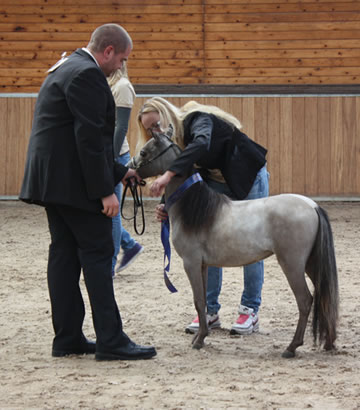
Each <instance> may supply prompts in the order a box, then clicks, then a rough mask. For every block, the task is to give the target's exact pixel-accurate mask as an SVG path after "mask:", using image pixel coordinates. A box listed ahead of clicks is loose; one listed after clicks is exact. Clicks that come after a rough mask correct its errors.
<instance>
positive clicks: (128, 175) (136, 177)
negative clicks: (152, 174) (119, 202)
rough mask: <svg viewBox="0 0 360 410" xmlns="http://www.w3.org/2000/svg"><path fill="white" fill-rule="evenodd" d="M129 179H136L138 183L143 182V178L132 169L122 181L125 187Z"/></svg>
mask: <svg viewBox="0 0 360 410" xmlns="http://www.w3.org/2000/svg"><path fill="white" fill-rule="evenodd" d="M129 178H135V179H136V180H137V182H141V181H142V179H141V177H140V176H139V174H138V173H137V172H136V171H135V170H134V169H131V168H129V169H128V171H127V173H126V174H125V176H124V178H123V179H122V180H121V182H122V183H123V185H126V184H127V182H128V181H127V179H129Z"/></svg>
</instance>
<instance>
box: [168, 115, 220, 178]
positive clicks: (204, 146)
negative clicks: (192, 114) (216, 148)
mask: <svg viewBox="0 0 360 410" xmlns="http://www.w3.org/2000/svg"><path fill="white" fill-rule="evenodd" d="M212 130H213V121H212V119H211V116H210V115H209V114H206V113H202V114H200V115H198V116H197V117H196V118H195V119H194V120H193V121H192V122H191V123H190V124H189V126H188V127H186V129H184V141H185V145H186V147H185V149H184V151H183V152H182V153H181V154H180V155H179V156H178V158H176V160H175V161H174V162H173V163H172V165H171V166H170V168H169V170H170V171H172V172H175V173H176V174H178V175H183V174H186V173H188V172H189V171H190V170H191V168H192V167H193V166H194V164H195V163H196V162H197V161H198V160H199V159H200V158H202V157H203V156H204V155H206V153H207V152H208V150H209V148H210V143H211V134H212ZM187 141H189V142H188V143H187Z"/></svg>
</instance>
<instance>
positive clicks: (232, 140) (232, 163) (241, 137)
mask: <svg viewBox="0 0 360 410" xmlns="http://www.w3.org/2000/svg"><path fill="white" fill-rule="evenodd" d="M184 143H185V149H184V151H183V152H182V153H181V154H180V156H179V157H178V158H177V159H176V160H175V161H174V163H173V164H172V165H171V167H170V168H169V169H170V171H173V172H175V173H177V174H180V175H181V174H183V175H186V174H188V173H189V172H191V169H192V167H193V165H194V164H196V165H198V166H200V167H202V168H204V169H205V170H206V169H220V171H221V173H222V175H223V177H224V179H225V181H226V183H227V185H228V186H229V187H230V189H231V190H232V192H233V193H234V195H235V197H236V198H237V199H244V198H246V196H247V195H248V193H249V191H250V189H251V187H252V185H253V183H254V181H255V178H256V175H257V173H258V172H259V170H260V169H261V168H262V167H263V166H264V165H265V164H266V159H265V156H266V153H267V150H266V149H265V148H264V147H262V146H261V145H259V144H257V143H256V142H255V141H252V140H251V139H250V138H249V137H248V136H247V135H245V134H244V133H243V132H241V131H240V130H239V129H238V128H236V127H233V126H231V125H230V124H229V123H227V122H226V121H224V120H222V119H221V118H219V117H217V116H215V115H213V114H207V113H204V112H199V111H197V112H193V113H190V114H189V115H187V116H186V117H185V119H184Z"/></svg>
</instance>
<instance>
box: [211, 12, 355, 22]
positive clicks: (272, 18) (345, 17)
mask: <svg viewBox="0 0 360 410" xmlns="http://www.w3.org/2000/svg"><path fill="white" fill-rule="evenodd" d="M339 20H340V21H359V20H360V14H359V13H354V12H352V11H349V12H340V13H332V12H321V13H265V12H264V13H233V14H219V13H216V14H209V13H207V14H206V15H205V22H206V23H245V22H246V23H259V22H288V23H291V22H299V21H308V22H312V21H326V22H329V21H339Z"/></svg>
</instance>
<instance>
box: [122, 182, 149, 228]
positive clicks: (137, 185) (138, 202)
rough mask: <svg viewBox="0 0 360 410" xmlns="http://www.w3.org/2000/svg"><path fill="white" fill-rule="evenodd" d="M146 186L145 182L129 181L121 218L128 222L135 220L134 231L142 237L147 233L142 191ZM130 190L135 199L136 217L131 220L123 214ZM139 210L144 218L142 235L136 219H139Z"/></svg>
mask: <svg viewBox="0 0 360 410" xmlns="http://www.w3.org/2000/svg"><path fill="white" fill-rule="evenodd" d="M145 185H146V182H145V181H141V182H138V181H137V180H136V178H129V179H127V182H126V185H125V188H124V192H123V195H122V198H121V207H120V213H121V217H122V218H124V219H126V220H127V221H131V220H132V219H133V220H134V229H135V232H136V233H137V234H138V235H142V234H143V233H144V232H145V214H144V204H143V200H142V191H141V187H142V186H145ZM128 189H130V192H131V196H132V198H133V203H134V207H133V209H134V216H131V217H129V218H127V217H126V216H125V215H124V213H123V208H124V202H125V197H126V193H127V190H128ZM139 208H140V209H141V218H142V230H141V232H140V233H139V232H138V229H137V222H136V220H137V219H136V217H137V213H138V210H139Z"/></svg>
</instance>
